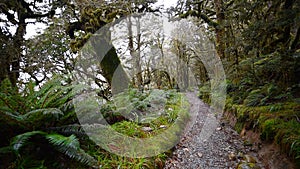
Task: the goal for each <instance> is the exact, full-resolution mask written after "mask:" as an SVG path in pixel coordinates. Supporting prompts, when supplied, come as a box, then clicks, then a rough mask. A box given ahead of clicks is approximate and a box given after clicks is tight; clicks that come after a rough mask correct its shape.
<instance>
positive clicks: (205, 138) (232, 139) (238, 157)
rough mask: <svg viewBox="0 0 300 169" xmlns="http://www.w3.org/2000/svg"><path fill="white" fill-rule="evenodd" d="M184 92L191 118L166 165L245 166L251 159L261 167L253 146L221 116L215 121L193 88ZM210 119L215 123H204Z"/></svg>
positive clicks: (189, 168)
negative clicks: (191, 90) (247, 143)
mask: <svg viewBox="0 0 300 169" xmlns="http://www.w3.org/2000/svg"><path fill="white" fill-rule="evenodd" d="M186 96H187V99H188V100H189V102H190V105H191V107H190V112H191V116H192V117H191V121H190V122H189V124H188V125H187V128H186V131H185V134H184V136H183V137H182V138H181V140H180V142H179V143H178V144H177V145H176V146H175V150H174V152H173V154H172V156H171V157H170V158H169V159H168V160H167V161H166V163H165V168H166V169H173V168H180V169H181V168H186V169H235V168H237V166H238V165H240V167H241V168H247V167H248V164H250V163H252V164H255V167H254V168H258V169H259V168H260V169H264V167H263V166H262V163H261V162H259V160H258V158H257V157H258V155H257V153H256V150H255V149H254V148H253V147H251V146H249V145H246V144H245V143H244V141H243V140H242V139H241V138H240V137H239V135H238V133H237V132H236V131H235V130H233V129H232V128H231V126H230V125H229V124H227V123H226V122H224V121H222V120H221V119H220V120H217V121H216V119H214V117H212V116H214V115H213V114H212V113H210V109H209V106H208V105H207V104H205V103H203V102H202V101H201V100H200V99H199V98H198V97H197V95H196V93H195V92H188V93H186ZM207 120H208V121H207ZM209 120H211V122H210V121H209ZM209 123H216V125H213V124H212V125H207V124H209ZM204 126H205V127H206V128H205V127H204ZM207 127H208V128H207ZM243 163H245V165H244V164H243ZM251 166H252V167H253V165H251ZM249 167H250V165H249ZM249 167H248V168H249ZM250 169H251V168H250Z"/></svg>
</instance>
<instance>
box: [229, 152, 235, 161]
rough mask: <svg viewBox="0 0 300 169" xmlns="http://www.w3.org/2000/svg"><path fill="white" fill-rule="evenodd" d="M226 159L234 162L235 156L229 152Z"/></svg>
mask: <svg viewBox="0 0 300 169" xmlns="http://www.w3.org/2000/svg"><path fill="white" fill-rule="evenodd" d="M228 158H229V160H230V161H234V160H236V155H235V154H234V152H231V153H229V154H228Z"/></svg>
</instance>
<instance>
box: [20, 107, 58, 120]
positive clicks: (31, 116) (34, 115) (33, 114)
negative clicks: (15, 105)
mask: <svg viewBox="0 0 300 169" xmlns="http://www.w3.org/2000/svg"><path fill="white" fill-rule="evenodd" d="M49 115H50V116H53V117H54V118H56V119H59V117H60V116H63V115H64V113H63V112H62V111H61V110H59V109H57V108H46V109H36V110H33V111H30V112H28V113H26V114H24V115H22V118H23V119H26V120H27V121H34V120H36V119H41V118H43V117H42V116H49Z"/></svg>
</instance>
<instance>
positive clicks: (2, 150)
mask: <svg viewBox="0 0 300 169" xmlns="http://www.w3.org/2000/svg"><path fill="white" fill-rule="evenodd" d="M13 151H14V150H13V148H12V147H11V146H6V147H1V148H0V154H7V153H11V152H13Z"/></svg>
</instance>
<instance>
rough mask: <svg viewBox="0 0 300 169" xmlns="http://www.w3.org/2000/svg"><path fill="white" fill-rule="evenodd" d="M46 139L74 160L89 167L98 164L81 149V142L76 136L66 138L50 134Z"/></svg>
mask: <svg viewBox="0 0 300 169" xmlns="http://www.w3.org/2000/svg"><path fill="white" fill-rule="evenodd" d="M46 139H48V140H49V142H50V143H52V144H53V145H54V146H55V147H56V149H57V150H58V151H59V152H61V153H63V154H65V155H67V156H68V157H70V158H72V159H75V160H77V161H79V162H81V163H84V164H88V165H93V164H95V163H96V160H95V159H94V158H93V157H91V156H90V155H88V154H87V153H85V152H84V150H82V149H81V148H80V144H79V141H78V139H77V138H76V136H75V135H71V136H69V137H65V136H63V135H60V134H48V135H46Z"/></svg>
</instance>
